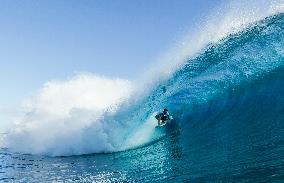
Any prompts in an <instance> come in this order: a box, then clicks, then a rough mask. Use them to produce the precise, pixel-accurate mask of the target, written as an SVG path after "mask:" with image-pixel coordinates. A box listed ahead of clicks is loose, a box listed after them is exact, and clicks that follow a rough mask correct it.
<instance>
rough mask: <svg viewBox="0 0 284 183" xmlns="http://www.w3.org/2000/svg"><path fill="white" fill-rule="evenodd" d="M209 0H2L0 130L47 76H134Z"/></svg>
mask: <svg viewBox="0 0 284 183" xmlns="http://www.w3.org/2000/svg"><path fill="white" fill-rule="evenodd" d="M218 3H219V1H217V0H216V1H215V0H214V1H211V0H178V1H173V0H151V1H145V0H135V1H132V0H120V1H115V0H113V1H110V0H81V1H78V0H41V1H38V0H26V1H22V0H2V1H1V2H0V26H1V29H0V76H1V77H0V82H1V92H0V94H1V95H0V101H1V103H0V132H1V131H3V129H6V128H7V126H9V124H10V123H11V120H12V118H13V116H14V115H15V113H14V111H16V110H15V109H16V108H17V107H18V106H19V104H20V103H21V102H22V100H23V99H24V98H26V97H28V96H30V95H32V94H33V93H35V92H36V90H38V89H39V88H40V87H41V86H42V85H43V84H44V83H45V82H47V81H49V80H56V79H68V78H70V77H72V76H73V75H74V74H76V73H78V72H91V73H97V74H102V75H106V76H110V77H120V78H126V79H129V80H135V79H137V78H139V77H141V75H142V74H143V72H144V71H145V70H147V68H149V67H150V65H151V63H152V62H154V61H155V59H156V58H158V57H159V56H161V55H162V54H163V53H164V52H165V51H166V50H167V49H168V48H170V47H171V45H173V44H175V42H176V41H177V40H178V38H180V36H181V35H183V34H185V33H186V32H187V31H188V30H190V29H191V28H192V26H194V25H196V24H198V21H200V20H202V18H204V17H205V16H206V15H207V14H208V12H211V11H212V9H213V8H214V7H216V6H217V5H218Z"/></svg>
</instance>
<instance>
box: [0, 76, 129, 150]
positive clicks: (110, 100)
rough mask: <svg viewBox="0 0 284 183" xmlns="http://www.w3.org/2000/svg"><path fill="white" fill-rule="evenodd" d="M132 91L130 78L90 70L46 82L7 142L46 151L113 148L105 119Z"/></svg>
mask: <svg viewBox="0 0 284 183" xmlns="http://www.w3.org/2000/svg"><path fill="white" fill-rule="evenodd" d="M131 91H132V86H131V83H130V82H129V81H127V80H123V79H110V78H106V77H102V76H97V75H91V74H83V75H78V76H76V77H74V78H72V79H70V80H68V81H51V82H48V83H46V84H45V85H44V86H43V88H42V89H41V90H40V91H39V92H38V94H37V95H36V96H34V97H32V98H30V99H28V100H26V101H25V104H24V108H25V110H26V111H27V113H26V115H25V116H24V117H23V118H22V119H20V120H18V121H17V122H16V124H15V126H14V128H13V129H12V131H11V132H10V133H9V134H8V135H6V137H5V139H4V145H5V147H7V148H9V149H10V150H13V151H18V152H24V153H32V154H48V155H74V154H84V153H94V152H106V151H114V150H115V146H114V143H115V142H114V139H113V138H111V137H110V135H111V134H112V133H113V132H112V129H109V127H108V126H106V122H104V120H103V119H102V118H104V116H106V115H107V114H109V115H111V114H113V113H115V112H116V111H117V110H118V108H119V104H120V103H122V102H123V101H124V100H126V99H127V97H128V96H129V95H130V93H131ZM117 125H119V123H118V124H117ZM113 130H119V126H117V128H116V129H113Z"/></svg>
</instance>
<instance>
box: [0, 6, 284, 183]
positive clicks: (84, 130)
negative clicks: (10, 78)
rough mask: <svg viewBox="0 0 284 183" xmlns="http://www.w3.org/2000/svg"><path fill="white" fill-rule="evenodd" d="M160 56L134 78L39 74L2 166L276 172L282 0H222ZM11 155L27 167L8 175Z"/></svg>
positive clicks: (169, 177)
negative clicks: (163, 121)
mask: <svg viewBox="0 0 284 183" xmlns="http://www.w3.org/2000/svg"><path fill="white" fill-rule="evenodd" d="M264 7H265V8H264ZM163 63H164V64H163ZM165 63H167V64H165ZM161 64H163V65H165V66H164V67H163V69H159V70H157V69H150V70H149V71H148V73H147V74H146V76H145V79H143V81H141V82H140V81H139V82H131V81H128V80H125V79H120V78H108V77H105V76H99V75H96V74H92V73H84V74H79V75H77V76H75V77H73V78H72V79H69V80H62V81H57V80H54V81H50V82H47V83H46V84H45V85H44V86H43V88H41V89H40V90H39V91H38V93H37V94H36V95H35V96H34V97H31V98H30V99H27V100H26V101H25V102H24V109H25V110H26V113H25V115H24V116H23V117H22V118H20V119H18V120H17V121H16V122H15V125H14V127H13V129H11V131H9V133H8V134H5V135H4V136H3V137H2V138H3V139H2V140H1V146H2V147H3V150H2V151H0V153H1V157H2V160H1V161H2V163H3V162H4V163H3V164H5V166H6V168H7V169H3V167H4V166H3V167H2V169H1V168H0V170H1V171H2V172H4V173H3V174H2V175H6V176H5V177H6V178H7V177H8V179H7V180H17V179H19V180H22V181H25V180H28V181H30V180H31V177H32V176H33V175H32V174H31V173H28V172H30V171H31V172H33V171H40V172H46V171H47V170H48V171H50V170H51V171H54V172H56V171H58V170H60V171H61V172H62V173H61V174H60V175H56V176H54V177H52V176H51V177H49V176H47V175H46V174H41V175H42V176H41V177H40V178H39V180H42V179H44V180H46V181H60V180H67V178H68V180H70V182H72V181H79V182H80V181H81V182H90V181H98V182H103V181H104V180H111V182H121V181H126V180H127V181H129V182H136V181H143V182H147V181H173V182H177V181H190V182H218V181H219V182H220V181H221V182H222V181H224V182H274V181H281V180H283V179H284V171H283V170H284V162H283V159H284V123H283V122H284V87H283V86H284V2H283V1H259V2H257V3H256V2H252V1H248V2H237V1H232V2H230V3H227V4H226V5H224V6H222V7H221V8H220V10H219V11H218V12H217V13H215V14H214V15H211V16H209V17H208V20H206V21H205V22H204V24H202V26H200V27H199V28H197V29H196V30H194V31H192V32H190V36H185V37H184V38H183V39H182V42H181V44H178V45H176V46H175V47H174V48H173V49H170V50H169V52H168V53H167V54H166V55H165V56H163V57H161V58H160V59H159V61H158V62H157V65H161ZM153 68H156V66H155V65H153ZM137 83H139V84H137ZM164 107H167V108H168V109H169V110H170V112H171V113H172V115H174V118H175V119H174V121H173V122H172V123H171V124H170V125H168V126H166V127H165V128H163V129H156V128H155V126H156V121H155V119H154V115H155V114H156V113H157V111H159V110H161V109H162V108H164ZM73 155H78V156H73ZM62 156H64V157H65V158H62ZM13 157H14V158H13ZM12 159H14V160H13V161H14V163H9V161H8V160H12ZM23 159H24V160H23ZM30 160H31V162H32V165H29V166H28V165H27V164H29V163H27V162H26V161H29V162H30ZM39 160H41V161H39ZM13 161H12V162H13ZM42 162H44V164H45V166H44V167H41V166H40V164H41V163H42ZM91 162H95V163H94V164H95V165H93V164H91ZM17 163H20V164H25V165H26V166H24V167H25V168H23V167H22V169H23V171H24V172H26V175H25V176H24V177H21V175H19V174H17V173H16V175H15V176H14V174H13V175H11V173H10V172H11V170H10V168H11V167H12V168H11V169H13V166H14V169H17V168H19V167H17V166H16V165H17ZM54 163H55V164H56V165H57V166H54ZM74 164H76V166H77V168H78V167H79V168H80V173H79V175H78V174H73V173H72V171H71V170H73V169H74V168H75V167H73V165H74ZM38 167H40V168H38ZM215 167H218V168H217V169H216V168H215ZM53 168H55V169H54V170H52V169H53ZM8 170H9V171H8ZM68 170H70V171H68ZM73 171H74V170H73ZM0 177H1V174H0ZM86 177H87V178H86ZM9 178H10V179H9ZM35 180H36V179H35Z"/></svg>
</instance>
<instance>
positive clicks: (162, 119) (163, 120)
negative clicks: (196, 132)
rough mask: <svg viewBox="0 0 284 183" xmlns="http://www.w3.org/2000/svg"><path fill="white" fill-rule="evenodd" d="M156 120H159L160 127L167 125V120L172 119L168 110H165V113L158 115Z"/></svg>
mask: <svg viewBox="0 0 284 183" xmlns="http://www.w3.org/2000/svg"><path fill="white" fill-rule="evenodd" d="M155 118H156V119H157V120H158V125H164V124H166V121H167V120H170V119H171V116H170V113H169V110H168V109H164V110H163V112H161V113H159V114H157V115H156V116H155Z"/></svg>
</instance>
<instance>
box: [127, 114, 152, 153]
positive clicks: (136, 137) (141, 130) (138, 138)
mask: <svg viewBox="0 0 284 183" xmlns="http://www.w3.org/2000/svg"><path fill="white" fill-rule="evenodd" d="M156 126H157V121H156V120H155V113H154V114H153V115H151V116H150V117H149V118H148V119H147V120H146V122H144V123H142V125H140V126H139V127H138V128H137V130H134V132H133V133H132V134H131V135H129V137H128V140H127V141H126V142H125V143H124V145H122V149H129V148H133V147H137V146H139V145H141V144H145V143H147V142H149V141H151V140H152V138H153V135H154V132H155V127H156Z"/></svg>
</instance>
